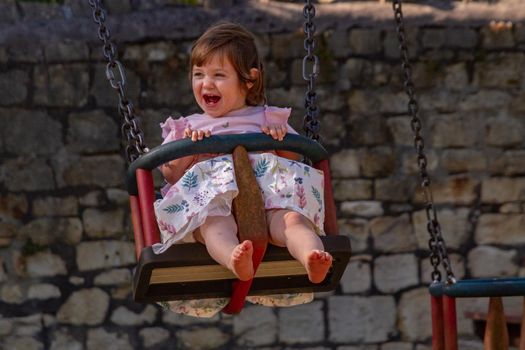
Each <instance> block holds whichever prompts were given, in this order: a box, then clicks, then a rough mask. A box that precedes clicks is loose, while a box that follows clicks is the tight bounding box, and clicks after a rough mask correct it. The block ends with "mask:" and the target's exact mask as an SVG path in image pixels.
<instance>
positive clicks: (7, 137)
mask: <svg viewBox="0 0 525 350" xmlns="http://www.w3.org/2000/svg"><path fill="white" fill-rule="evenodd" d="M0 122H2V125H4V127H3V128H2V129H3V130H2V131H1V133H0V135H1V138H2V139H3V143H4V147H5V149H6V151H7V152H11V153H14V154H16V155H48V154H53V153H55V152H56V151H57V150H58V149H59V148H60V147H62V125H61V124H60V123H59V122H58V121H56V120H54V119H53V118H51V117H49V115H47V114H46V113H44V112H41V111H30V110H25V109H24V110H21V109H9V110H7V109H5V110H1V111H0Z"/></svg>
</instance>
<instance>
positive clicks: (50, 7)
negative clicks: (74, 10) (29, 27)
mask: <svg viewBox="0 0 525 350" xmlns="http://www.w3.org/2000/svg"><path fill="white" fill-rule="evenodd" d="M19 6H20V10H21V13H22V14H23V20H24V21H26V22H33V21H50V20H56V19H61V18H64V12H63V10H62V7H61V6H60V5H59V4H53V3H51V4H45V3H38V2H36V3H35V2H22V3H20V4H19Z"/></svg>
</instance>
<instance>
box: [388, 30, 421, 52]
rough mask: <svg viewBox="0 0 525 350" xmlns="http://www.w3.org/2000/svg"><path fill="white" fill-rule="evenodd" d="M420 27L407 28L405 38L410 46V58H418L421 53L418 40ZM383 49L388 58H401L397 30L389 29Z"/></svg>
mask: <svg viewBox="0 0 525 350" xmlns="http://www.w3.org/2000/svg"><path fill="white" fill-rule="evenodd" d="M419 31H420V30H419V28H418V27H416V26H414V27H409V28H406V30H405V38H406V42H407V47H408V56H409V57H410V58H416V57H418V55H419V51H420V43H419V40H418V36H419ZM383 51H384V53H385V56H386V57H388V58H392V59H396V60H399V58H400V57H401V55H400V50H399V39H398V37H397V32H396V31H390V30H389V31H387V32H386V35H385V39H384V40H383Z"/></svg>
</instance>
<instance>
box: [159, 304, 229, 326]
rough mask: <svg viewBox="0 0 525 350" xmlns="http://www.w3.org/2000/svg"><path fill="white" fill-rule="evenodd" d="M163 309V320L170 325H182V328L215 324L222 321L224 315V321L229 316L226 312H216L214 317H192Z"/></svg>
mask: <svg viewBox="0 0 525 350" xmlns="http://www.w3.org/2000/svg"><path fill="white" fill-rule="evenodd" d="M162 311H163V313H162V322H164V323H166V324H168V325H172V326H180V327H181V328H188V327H190V328H191V327H192V326H195V325H210V324H215V323H217V322H219V321H220V318H221V316H222V317H223V321H224V317H228V316H226V314H223V315H221V314H216V315H215V316H213V317H209V318H200V317H192V316H187V315H183V314H178V313H175V312H172V311H170V310H166V309H163V310H162Z"/></svg>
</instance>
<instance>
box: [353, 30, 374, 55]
mask: <svg viewBox="0 0 525 350" xmlns="http://www.w3.org/2000/svg"><path fill="white" fill-rule="evenodd" d="M349 43H350V50H351V52H352V54H353V55H374V54H378V53H379V52H381V49H382V42H381V32H380V31H379V30H377V29H369V28H355V29H351V30H350V34H349Z"/></svg>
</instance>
